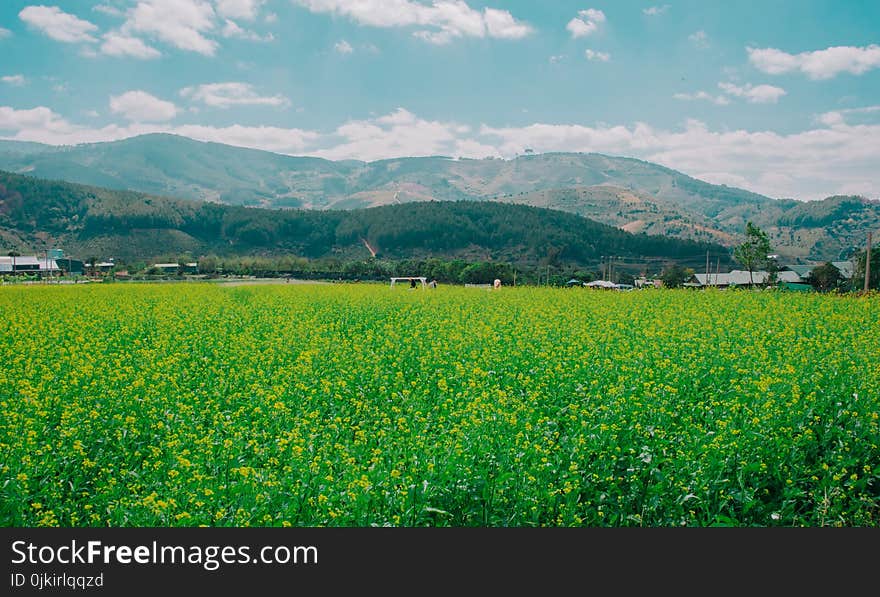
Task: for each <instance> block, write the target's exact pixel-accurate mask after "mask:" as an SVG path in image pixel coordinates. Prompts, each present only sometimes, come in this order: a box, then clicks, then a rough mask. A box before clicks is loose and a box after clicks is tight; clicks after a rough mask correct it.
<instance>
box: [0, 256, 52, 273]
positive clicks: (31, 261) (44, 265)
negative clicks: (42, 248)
mask: <svg viewBox="0 0 880 597" xmlns="http://www.w3.org/2000/svg"><path fill="white" fill-rule="evenodd" d="M14 263H15V269H21V268H28V269H34V268H38V269H40V270H42V271H45V270H47V269H50V270H57V269H59V268H58V263H57V262H56V261H55V260H54V259H49V260H48V261H47V260H46V259H43V258H40V257H34V256H31V255H22V256H20V257H15V260H14ZM12 264H13V258H12V257H8V256H6V257H0V272H11V271H12Z"/></svg>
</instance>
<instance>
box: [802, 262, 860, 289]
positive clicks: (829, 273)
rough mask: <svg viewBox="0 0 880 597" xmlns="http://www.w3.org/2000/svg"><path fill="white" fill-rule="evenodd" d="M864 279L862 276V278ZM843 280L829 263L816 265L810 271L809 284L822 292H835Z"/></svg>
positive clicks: (838, 271)
mask: <svg viewBox="0 0 880 597" xmlns="http://www.w3.org/2000/svg"><path fill="white" fill-rule="evenodd" d="M862 279H864V276H862ZM843 282H844V278H843V276H842V275H841V274H840V270H839V269H837V268H836V267H835V266H834V265H833V264H832V263H831V262H826V263H824V264H822V265H817V266H816V267H814V268H813V269H812V270H811V271H810V284H811V285H812V286H813V288H816V289H817V290H820V291H822V292H828V291H829V290H836V289H838V288H840V286H841V285H842V284H843Z"/></svg>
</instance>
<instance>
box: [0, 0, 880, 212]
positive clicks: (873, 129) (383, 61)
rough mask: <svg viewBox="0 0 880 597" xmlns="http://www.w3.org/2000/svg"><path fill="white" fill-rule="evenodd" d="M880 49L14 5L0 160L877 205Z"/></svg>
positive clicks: (515, 6)
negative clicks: (165, 158)
mask: <svg viewBox="0 0 880 597" xmlns="http://www.w3.org/2000/svg"><path fill="white" fill-rule="evenodd" d="M878 43H880V2H876V1H867V0H865V1H855V0H851V1H845V0H844V1H840V0H838V1H825V0H823V1H817V0H797V1H795V0H792V1H783V0H777V1H772V0H764V1H763V2H757V1H755V2H753V1H749V0H737V1H736V2H708V1H705V0H704V1H692V0H670V1H669V2H651V1H641V0H629V1H627V0H615V1H613V2H612V1H605V2H602V1H598V0H588V1H585V2H581V1H578V2H572V1H568V0H546V1H541V2H538V1H535V0H488V1H477V0H101V1H97V0H67V1H60V0H56V2H51V0H50V2H49V3H48V4H35V3H33V2H28V1H20V0H4V1H3V2H2V3H0V56H2V57H3V59H2V61H0V138H8V139H21V140H31V141H41V142H46V143H52V144H74V143H81V142H96V141H106V140H113V139H119V138H124V137H128V136H132V135H136V134H141V133H145V132H155V131H164V132H172V133H176V134H182V135H186V136H190V137H193V138H197V139H202V140H210V141H219V142H224V143H230V144H234V145H241V146H247V147H256V148H260V149H268V150H271V151H277V152H281V153H289V154H294V155H318V156H322V157H327V158H332V159H347V158H355V159H364V160H372V159H379V158H386V157H397V156H405V155H437V154H441V155H450V156H467V157H477V158H481V157H486V156H494V157H503V158H510V157H514V156H516V155H518V154H521V153H522V152H524V151H525V150H526V149H527V148H528V149H532V150H533V151H535V152H546V151H596V152H601V153H608V154H613V155H624V156H633V157H639V158H642V159H647V160H650V161H655V162H658V163H661V164H663V165H666V166H669V167H672V168H676V169H679V170H682V171H684V172H686V173H688V174H690V175H693V176H697V177H699V178H703V179H705V180H709V181H711V182H717V183H726V184H730V185H735V186H741V187H744V188H748V189H751V190H755V191H758V192H762V193H765V194H768V195H770V196H774V197H795V198H798V199H817V198H822V197H824V196H827V195H831V194H836V193H847V194H863V195H865V196H868V197H871V198H877V197H880V168H878V164H880V47H878V45H877V44H878Z"/></svg>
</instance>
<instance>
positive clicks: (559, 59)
mask: <svg viewBox="0 0 880 597" xmlns="http://www.w3.org/2000/svg"><path fill="white" fill-rule="evenodd" d="M549 60H550V64H559V63H560V62H562V61H563V60H565V55H564V54H556V55H555V56H550V58H549Z"/></svg>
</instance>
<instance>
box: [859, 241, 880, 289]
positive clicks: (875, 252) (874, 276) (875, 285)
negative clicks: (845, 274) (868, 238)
mask: <svg viewBox="0 0 880 597" xmlns="http://www.w3.org/2000/svg"><path fill="white" fill-rule="evenodd" d="M866 253H867V251H865V250H862V251H860V252H859V253H858V254H857V257H856V264H857V265H856V272H855V275H854V276H853V290H855V291H860V290H864V288H865V264H866V263H865V254H866ZM868 289H869V290H880V247H877V246H874V247H871V279H870V281H869V283H868Z"/></svg>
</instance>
